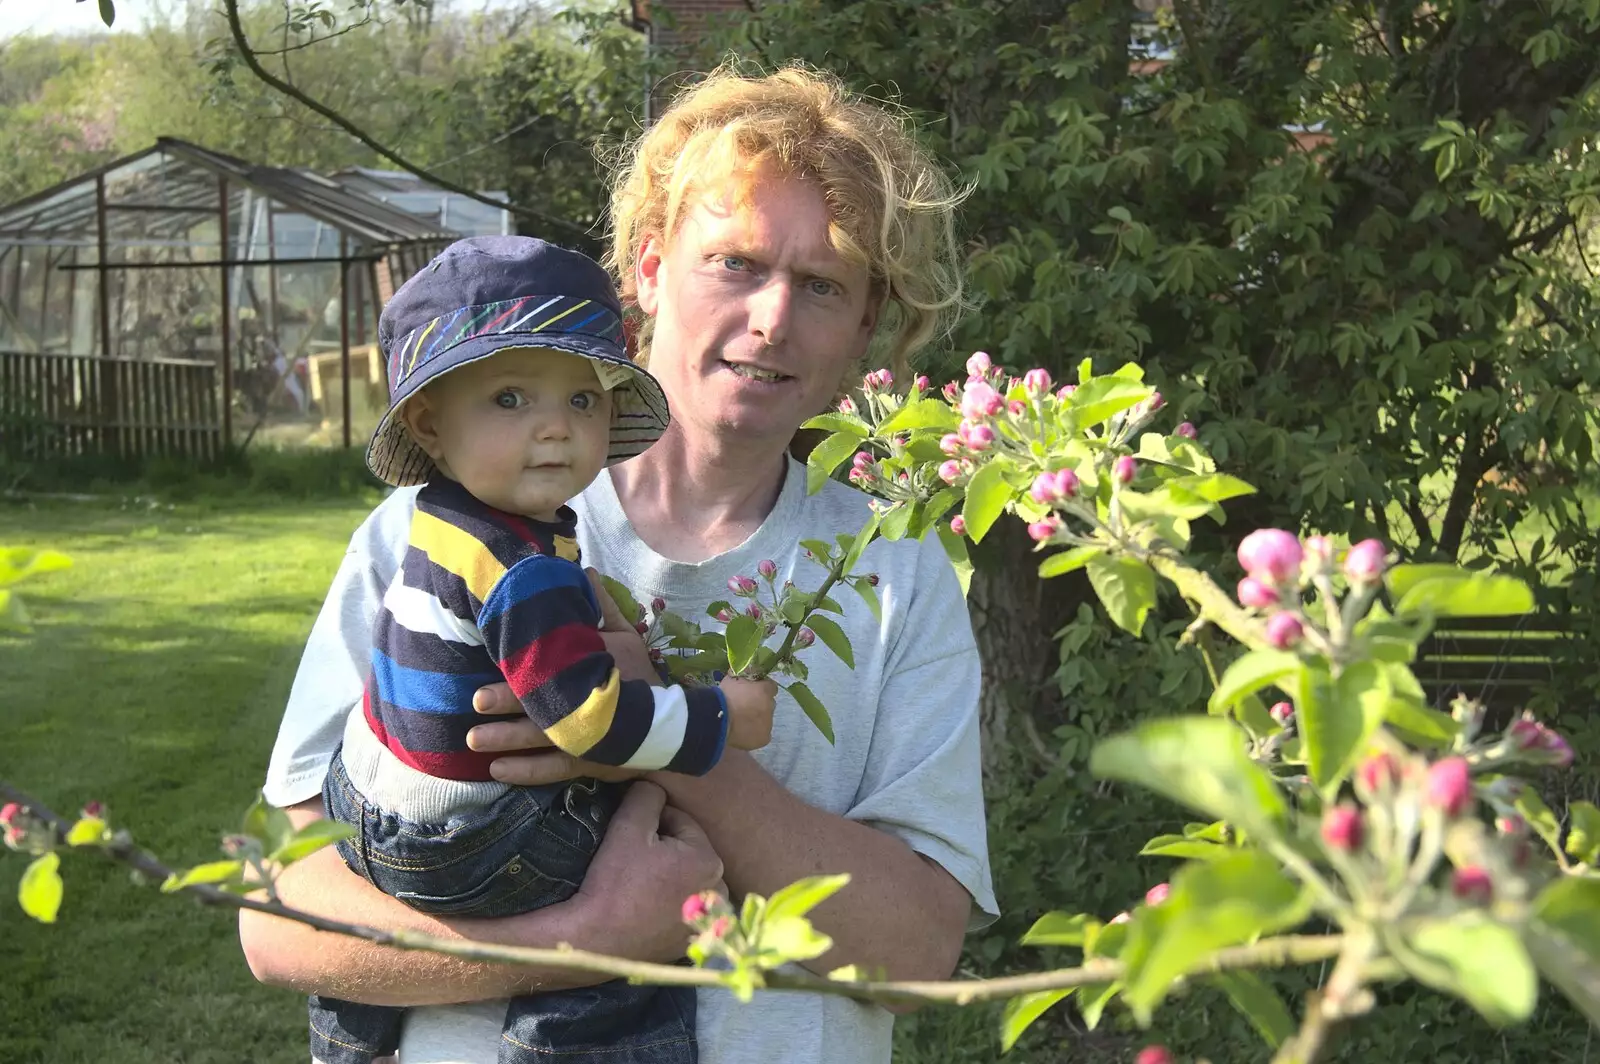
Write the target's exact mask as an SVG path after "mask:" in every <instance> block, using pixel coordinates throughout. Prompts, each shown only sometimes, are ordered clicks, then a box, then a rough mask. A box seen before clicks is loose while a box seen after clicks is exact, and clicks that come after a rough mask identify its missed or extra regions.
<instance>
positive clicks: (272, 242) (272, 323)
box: [264, 199, 283, 349]
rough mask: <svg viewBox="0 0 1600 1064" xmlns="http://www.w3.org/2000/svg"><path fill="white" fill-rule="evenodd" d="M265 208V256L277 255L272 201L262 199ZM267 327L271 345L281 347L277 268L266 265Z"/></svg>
mask: <svg viewBox="0 0 1600 1064" xmlns="http://www.w3.org/2000/svg"><path fill="white" fill-rule="evenodd" d="M264 203H265V206H266V210H267V258H269V259H275V258H277V257H278V232H277V229H276V228H275V227H274V225H273V221H272V219H273V218H274V217H275V216H276V214H277V212H276V211H274V210H273V209H272V201H271V200H270V199H269V200H266V201H264ZM267 329H268V331H269V332H270V333H271V334H272V343H273V346H275V347H278V348H280V349H281V348H282V347H283V339H282V338H281V337H280V336H279V335H278V268H277V267H276V266H268V267H267Z"/></svg>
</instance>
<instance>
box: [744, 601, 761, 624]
mask: <svg viewBox="0 0 1600 1064" xmlns="http://www.w3.org/2000/svg"><path fill="white" fill-rule="evenodd" d="M744 613H745V616H746V617H749V618H750V619H751V620H752V621H759V620H760V619H761V604H760V603H759V602H752V603H750V605H748V606H746V607H745V608H744Z"/></svg>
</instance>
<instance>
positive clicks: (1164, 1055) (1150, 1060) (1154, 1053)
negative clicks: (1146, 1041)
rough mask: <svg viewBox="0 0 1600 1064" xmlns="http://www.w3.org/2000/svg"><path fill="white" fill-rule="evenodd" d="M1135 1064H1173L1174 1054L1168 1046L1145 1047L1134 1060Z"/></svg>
mask: <svg viewBox="0 0 1600 1064" xmlns="http://www.w3.org/2000/svg"><path fill="white" fill-rule="evenodd" d="M1133 1064H1172V1054H1171V1053H1169V1052H1167V1047H1166V1046H1145V1047H1144V1048H1143V1049H1141V1050H1139V1055H1138V1056H1136V1057H1134V1058H1133Z"/></svg>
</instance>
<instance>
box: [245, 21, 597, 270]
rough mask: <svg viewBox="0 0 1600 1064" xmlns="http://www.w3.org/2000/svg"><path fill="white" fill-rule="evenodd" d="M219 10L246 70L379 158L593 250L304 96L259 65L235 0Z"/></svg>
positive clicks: (589, 240)
mask: <svg viewBox="0 0 1600 1064" xmlns="http://www.w3.org/2000/svg"><path fill="white" fill-rule="evenodd" d="M222 11H223V14H224V16H226V18H227V20H228V33H229V34H230V35H231V36H232V37H233V45H234V48H235V50H236V51H238V53H239V58H240V59H242V60H244V64H245V66H247V67H249V68H250V72H251V73H252V74H254V75H255V76H256V77H257V78H259V79H260V80H261V81H263V82H265V83H266V84H267V85H269V86H271V87H272V88H274V89H276V90H277V91H278V92H281V93H282V94H283V95H285V96H288V97H289V98H290V99H292V100H295V101H296V102H298V103H300V104H301V105H302V106H304V107H306V108H308V109H310V110H311V111H314V112H315V113H317V114H319V115H321V116H322V117H323V118H325V119H327V120H328V121H329V122H332V123H333V124H334V125H336V126H338V127H339V128H340V129H342V130H343V131H344V132H345V133H347V134H349V135H350V136H352V137H354V138H355V139H356V140H358V141H360V142H361V143H362V144H364V145H365V146H366V147H368V148H371V149H372V150H373V151H375V152H377V153H378V154H379V155H381V156H382V157H383V158H385V159H387V160H389V161H390V162H391V163H393V164H394V165H396V166H398V167H400V168H401V169H402V170H405V171H407V172H409V173H412V174H415V175H416V176H417V177H419V178H421V179H422V180H424V181H426V182H428V183H429V184H431V185H436V186H438V187H439V188H442V189H444V190H445V191H447V192H454V193H457V194H458V195H462V196H467V197H468V198H470V199H474V200H476V201H478V202H479V203H485V204H488V205H489V206H491V207H494V208H496V209H498V210H505V211H510V212H511V213H512V214H516V215H520V216H522V217H524V218H528V219H531V220H533V221H535V222H537V223H539V224H540V225H543V226H546V227H547V228H549V229H551V230H553V231H555V232H558V233H561V234H562V235H564V236H566V237H567V238H568V239H569V240H571V241H573V242H575V243H577V244H578V245H579V246H580V247H581V248H582V249H583V250H586V251H593V250H595V249H596V248H597V246H598V243H599V242H598V241H597V240H596V239H595V238H594V237H593V236H592V235H591V234H590V233H589V232H588V231H587V230H585V229H583V228H582V227H580V226H576V225H573V224H572V223H571V222H568V221H564V220H563V219H560V218H555V217H552V216H551V215H548V214H544V213H541V212H539V211H535V210H530V209H529V208H527V207H519V206H517V205H515V204H511V203H504V202H501V201H500V200H497V199H494V198H493V197H490V196H485V195H484V194H483V193H481V192H478V191H476V190H474V189H470V188H467V187H466V186H465V185H458V184H456V183H455V182H454V181H450V180H448V179H446V178H443V177H440V176H439V175H438V174H435V173H433V172H432V171H431V170H426V169H423V168H422V167H421V166H419V165H417V164H416V163H413V162H411V161H410V160H409V159H405V158H403V157H401V156H400V155H399V154H397V153H396V152H394V151H393V150H391V149H389V148H386V147H384V146H383V145H382V144H379V143H378V142H377V141H376V140H374V139H373V137H372V136H371V135H370V134H368V133H367V132H366V131H364V130H362V129H361V128H359V127H358V126H356V125H355V124H354V123H353V122H351V121H350V120H349V119H347V118H345V117H344V116H343V115H341V114H339V113H338V112H337V111H334V110H333V109H332V108H330V107H328V106H327V105H325V104H323V103H321V102H319V101H317V100H315V99H312V98H311V97H310V96H307V95H306V94H305V93H303V92H301V91H300V90H299V89H297V88H295V86H293V85H291V84H290V83H289V82H287V81H284V80H283V79H282V78H280V77H278V76H276V75H275V74H273V73H271V72H270V71H268V70H267V69H266V68H265V67H263V66H262V65H261V62H260V60H259V59H257V57H256V53H255V51H254V50H253V49H252V48H251V47H250V41H249V39H248V38H247V37H246V36H245V32H244V26H243V25H242V24H241V23H240V21H239V0H223V3H222Z"/></svg>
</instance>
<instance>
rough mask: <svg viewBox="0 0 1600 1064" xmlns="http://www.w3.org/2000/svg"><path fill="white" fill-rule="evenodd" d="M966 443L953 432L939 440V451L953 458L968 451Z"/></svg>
mask: <svg viewBox="0 0 1600 1064" xmlns="http://www.w3.org/2000/svg"><path fill="white" fill-rule="evenodd" d="M966 446H967V444H966V441H965V440H963V439H962V438H961V437H960V436H957V435H956V434H955V433H953V432H948V433H946V434H945V435H944V436H942V437H940V439H939V450H941V451H943V452H944V453H945V454H948V455H951V456H952V457H953V456H955V455H958V454H960V453H961V452H962V451H963V450H965V449H966Z"/></svg>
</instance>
